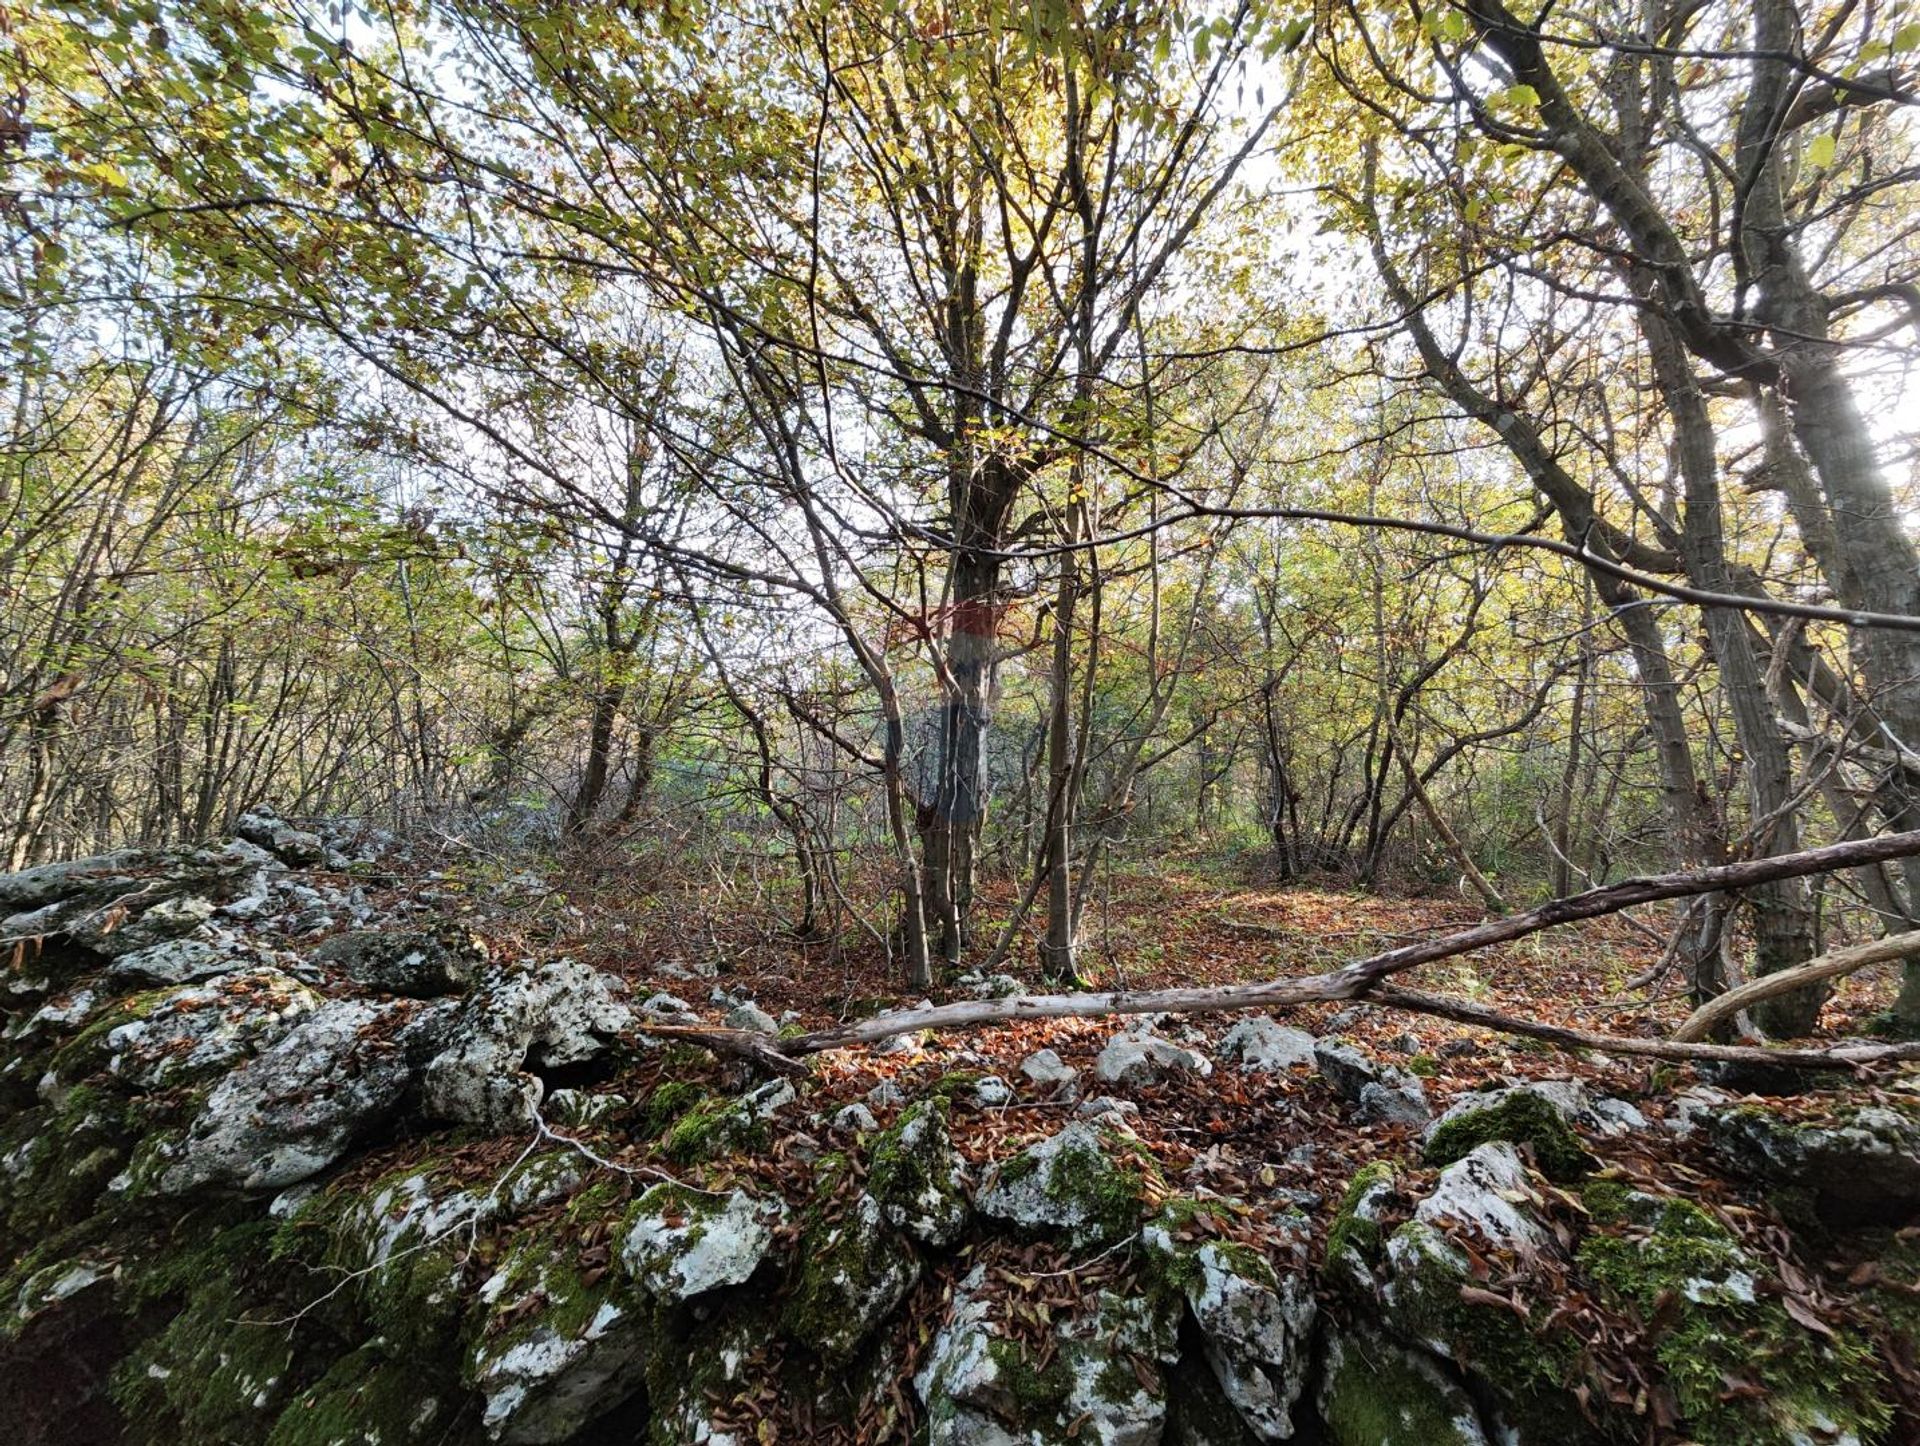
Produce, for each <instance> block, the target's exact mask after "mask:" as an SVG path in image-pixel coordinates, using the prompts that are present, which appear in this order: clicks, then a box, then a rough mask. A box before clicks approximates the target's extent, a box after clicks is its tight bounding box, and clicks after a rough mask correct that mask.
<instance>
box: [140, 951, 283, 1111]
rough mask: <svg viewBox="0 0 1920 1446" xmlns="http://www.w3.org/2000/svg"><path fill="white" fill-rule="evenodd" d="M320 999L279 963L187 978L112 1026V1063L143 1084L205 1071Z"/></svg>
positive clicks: (258, 1044) (231, 1060)
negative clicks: (134, 1015)
mask: <svg viewBox="0 0 1920 1446" xmlns="http://www.w3.org/2000/svg"><path fill="white" fill-rule="evenodd" d="M319 1002H320V1001H319V996H318V995H316V994H315V993H314V992H313V991H312V990H311V989H309V988H307V987H306V986H305V985H304V984H301V983H299V982H298V981H297V980H294V979H290V978H288V977H287V976H286V975H285V974H282V973H281V972H280V971H279V970H277V969H254V970H249V971H247V972H246V973H243V974H227V975H223V976H221V977H220V978H218V979H215V980H211V981H209V982H206V983H202V984H183V985H181V986H180V987H179V988H177V989H170V990H168V991H166V992H165V993H163V994H161V995H160V996H159V997H158V999H156V1000H153V1001H151V1002H150V1003H148V1004H146V1005H145V1006H144V1012H143V1013H142V1014H141V1015H140V1017H139V1018H137V1019H131V1020H128V1021H127V1022H126V1023H125V1024H120V1025H116V1026H114V1028H112V1029H110V1030H108V1031H107V1034H106V1038H105V1040H104V1045H105V1048H106V1051H107V1061H106V1067H107V1070H108V1072H109V1073H111V1074H114V1075H116V1076H118V1077H119V1078H120V1079H123V1080H125V1081H126V1082H127V1083H128V1084H131V1085H133V1086H135V1087H137V1088H139V1089H143V1090H155V1089H163V1088H165V1087H167V1086H169V1085H174V1084H184V1083H187V1082H189V1081H192V1080H199V1079H207V1078H210V1077H212V1076H213V1075H215V1074H219V1073H223V1072H225V1071H226V1070H228V1069H230V1068H231V1067H232V1066H233V1065H235V1064H236V1063H238V1062H239V1061H240V1060H243V1059H245V1058H247V1057H248V1056H249V1055H252V1054H254V1053H255V1052H256V1051H258V1050H260V1049H262V1048H264V1047H266V1045H268V1044H269V1043H270V1042H271V1041H273V1040H274V1039H277V1038H279V1037H280V1036H281V1035H283V1034H285V1033H286V1032H287V1031H288V1030H289V1029H291V1028H292V1027H293V1023H294V1021H295V1020H296V1019H298V1018H299V1017H300V1016H301V1015H303V1014H306V1013H307V1012H309V1011H310V1010H312V1009H313V1008H314V1007H315V1006H316V1005H317V1004H318V1003H319Z"/></svg>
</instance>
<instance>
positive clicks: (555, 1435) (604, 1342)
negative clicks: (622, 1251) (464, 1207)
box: [463, 1183, 656, 1442]
mask: <svg viewBox="0 0 1920 1446" xmlns="http://www.w3.org/2000/svg"><path fill="white" fill-rule="evenodd" d="M623 1195H624V1186H623V1185H621V1184H615V1183H605V1184H597V1185H592V1186H589V1187H587V1188H586V1189H584V1190H581V1191H579V1192H578V1193H577V1194H575V1195H574V1196H573V1197H572V1198H571V1199H570V1200H569V1201H568V1202H567V1206H566V1208H565V1209H564V1210H563V1211H561V1212H560V1213H559V1214H558V1215H557V1216H553V1217H547V1218H544V1219H541V1220H540V1221H539V1222H538V1223H537V1224H530V1225H528V1226H527V1227H525V1228H522V1229H520V1230H518V1231H516V1232H515V1233H514V1234H513V1235H512V1237H511V1238H510V1243H509V1244H508V1246H507V1249H506V1253H505V1254H504V1255H503V1256H502V1257H501V1259H500V1261H499V1263H498V1264H497V1266H496V1267H495V1269H494V1273H493V1275H492V1276H491V1277H490V1278H489V1279H488V1280H487V1281H486V1283H485V1284H484V1285H483V1286H481V1288H480V1289H479V1291H478V1292H477V1295H478V1305H477V1308H476V1311H475V1312H474V1314H473V1315H472V1316H471V1317H470V1318H469V1321H468V1327H467V1332H466V1335H465V1340H466V1342H467V1345H466V1350H465V1364H464V1368H463V1379H464V1380H465V1381H466V1383H467V1384H468V1385H470V1386H471V1387H472V1388H473V1389H474V1390H476V1391H477V1392H479V1393H480V1395H481V1396H482V1397H483V1398H484V1405H483V1408H482V1417H481V1424H482V1425H483V1427H484V1428H485V1430H486V1431H487V1433H488V1435H489V1436H491V1437H492V1438H493V1439H495V1440H498V1441H506V1442H515V1441H519V1442H541V1441H564V1440H567V1439H569V1438H570V1436H571V1435H572V1434H573V1433H574V1432H577V1431H578V1430H579V1429H580V1428H581V1427H583V1426H584V1425H586V1424H587V1423H588V1422H590V1421H592V1420H594V1419H595V1418H596V1417H598V1416H600V1415H602V1414H604V1413H605V1412H606V1411H608V1410H611V1409H613V1408H614V1407H616V1406H618V1405H620V1404H621V1403H622V1402H624V1401H625V1400H627V1399H628V1398H629V1397H631V1396H632V1395H633V1394H634V1393H635V1392H636V1391H637V1390H639V1389H640V1386H641V1380H642V1373H643V1370H644V1367H645V1362H646V1360H647V1357H648V1354H649V1352H650V1350H651V1349H652V1341H653V1339H654V1318H655V1314H656V1312H655V1310H654V1308H653V1306H652V1304H651V1303H650V1302H649V1301H647V1300H646V1299H645V1298H644V1296H643V1295H642V1294H641V1293H640V1292H639V1291H638V1290H637V1289H636V1288H635V1286H634V1285H633V1284H632V1282H631V1281H630V1280H629V1279H628V1277H627V1276H626V1274H625V1273H623V1272H621V1271H619V1270H616V1269H612V1268H610V1265H611V1262H610V1260H603V1261H600V1262H597V1263H590V1257H589V1256H588V1254H587V1252H586V1251H585V1250H584V1249H583V1248H582V1242H583V1241H585V1240H586V1239H588V1238H589V1237H590V1236H591V1235H592V1234H593V1233H594V1231H595V1230H596V1228H599V1227H604V1225H605V1222H606V1221H607V1220H609V1219H610V1218H612V1217H613V1216H614V1215H616V1214H617V1213H618V1212H619V1210H620V1208H621V1204H622V1197H623Z"/></svg>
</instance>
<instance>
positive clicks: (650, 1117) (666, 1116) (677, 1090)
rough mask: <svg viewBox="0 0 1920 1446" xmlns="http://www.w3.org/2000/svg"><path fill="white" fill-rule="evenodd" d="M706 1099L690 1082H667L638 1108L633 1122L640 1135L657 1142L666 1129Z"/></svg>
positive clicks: (705, 1094)
mask: <svg viewBox="0 0 1920 1446" xmlns="http://www.w3.org/2000/svg"><path fill="white" fill-rule="evenodd" d="M706 1097H707V1092H706V1090H705V1089H703V1088H702V1087H701V1086H699V1085H697V1084H694V1083H693V1082H692V1081H691V1080H683V1079H676V1080H668V1081H667V1082H666V1083H665V1084H663V1085H661V1086H660V1087H659V1088H658V1089H656V1090H655V1091H654V1092H653V1093H652V1094H650V1095H648V1096H647V1101H646V1103H645V1104H643V1105H641V1106H640V1109H639V1112H638V1115H637V1117H636V1120H635V1124H636V1125H637V1127H638V1129H639V1132H640V1134H641V1135H643V1136H644V1137H646V1138H647V1139H650V1140H657V1139H658V1138H659V1137H660V1136H661V1135H662V1134H664V1133H665V1132H666V1131H667V1129H668V1127H669V1126H671V1125H672V1124H673V1123H674V1122H675V1121H677V1120H678V1119H679V1118H680V1117H681V1116H682V1115H684V1114H686V1113H687V1111H689V1110H691V1109H693V1108H694V1107H695V1106H696V1105H698V1104H700V1103H701V1102H702V1101H703V1100H705V1099H706Z"/></svg>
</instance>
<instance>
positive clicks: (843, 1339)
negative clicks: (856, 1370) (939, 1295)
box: [780, 1193, 920, 1365]
mask: <svg viewBox="0 0 1920 1446" xmlns="http://www.w3.org/2000/svg"><path fill="white" fill-rule="evenodd" d="M919 1278H920V1258H919V1256H918V1255H916V1254H915V1253H914V1251H913V1249H912V1247H911V1246H909V1245H908V1244H907V1243H906V1242H905V1241H904V1240H902V1239H901V1238H900V1235H899V1234H898V1233H897V1232H896V1231H895V1230H894V1228H893V1227H892V1226H891V1225H889V1224H888V1223H887V1220H886V1218H885V1215H884V1214H883V1212H882V1211H881V1208H880V1204H879V1202H878V1201H877V1200H875V1199H874V1198H873V1196H871V1195H869V1194H865V1193H862V1194H861V1195H859V1196H858V1197H857V1198H856V1199H855V1200H854V1201H853V1204H852V1205H851V1207H849V1208H846V1209H844V1210H841V1211H838V1212H831V1211H829V1210H827V1209H820V1210H816V1212H815V1213H814V1215H813V1217H812V1218H811V1219H809V1220H808V1221H807V1222H806V1224H805V1227H804V1228H803V1230H802V1231H801V1234H800V1243H799V1249H798V1270H797V1272H796V1275H795V1278H794V1282H793V1285H792V1288H791V1290H790V1292H789V1294H788V1296H787V1300H786V1304H785V1306H784V1308H783V1310H782V1312H781V1317H780V1323H781V1326H782V1328H783V1329H784V1330H785V1331H786V1332H787V1334H788V1335H789V1336H790V1337H792V1339H794V1340H795V1341H797V1342H799V1343H800V1344H802V1345H804V1346H808V1347H810V1348H811V1349H812V1350H814V1351H815V1352H817V1353H818V1354H819V1355H820V1356H822V1357H823V1358H824V1359H825V1360H826V1361H827V1362H828V1363H829V1364H830V1365H843V1364H845V1363H846V1362H848V1361H849V1360H851V1359H852V1357H853V1355H854V1353H855V1352H856V1351H857V1350H858V1349H859V1348H860V1346H861V1345H862V1343H863V1342H865V1340H866V1339H867V1337H868V1336H869V1335H871V1334H872V1333H873V1332H874V1331H875V1330H876V1329H878V1328H879V1326H880V1323H881V1322H882V1321H884V1320H885V1319H886V1318H887V1317H888V1316H889V1315H891V1314H892V1312H893V1310H894V1308H895V1307H896V1306H898V1305H899V1304H900V1302H901V1300H902V1299H903V1298H904V1297H905V1296H906V1293H907V1292H908V1291H909V1290H911V1289H912V1288H913V1285H914V1282H915V1281H917V1280H918V1279H919Z"/></svg>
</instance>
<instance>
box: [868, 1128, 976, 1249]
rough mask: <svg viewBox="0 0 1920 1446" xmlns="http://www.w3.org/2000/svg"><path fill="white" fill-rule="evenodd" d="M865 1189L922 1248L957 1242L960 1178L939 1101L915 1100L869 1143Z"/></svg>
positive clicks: (962, 1198)
mask: <svg viewBox="0 0 1920 1446" xmlns="http://www.w3.org/2000/svg"><path fill="white" fill-rule="evenodd" d="M869 1161H870V1163H869V1167H868V1171H867V1190H868V1193H869V1194H871V1195H872V1196H873V1198H874V1200H875V1201H876V1202H877V1203H878V1204H879V1206H880V1212H881V1214H883V1215H884V1216H886V1218H887V1220H888V1221H889V1222H890V1223H891V1224H893V1225H895V1226H897V1227H898V1228H899V1229H901V1230H904V1231H906V1232H907V1234H909V1235H911V1236H912V1237H913V1238H914V1239H916V1240H918V1241H920V1242H921V1243H922V1244H925V1245H931V1246H935V1247H939V1246H944V1245H949V1244H951V1243H952V1242H953V1241H955V1240H957V1239H959V1237H960V1232H961V1231H963V1230H964V1229H966V1225H967V1215H968V1210H967V1197H966V1188H965V1178H964V1176H963V1173H962V1165H961V1161H960V1155H959V1152H958V1151H956V1150H955V1149H954V1147H953V1134H952V1132H951V1131H950V1130H949V1129H948V1127H947V1104H946V1101H944V1100H938V1099H925V1100H917V1101H915V1102H914V1103H913V1104H911V1105H909V1106H908V1107H907V1109H906V1110H905V1111H904V1112H903V1113H902V1114H901V1116H900V1118H899V1119H898V1120H896V1121H894V1123H893V1125H892V1127H891V1128H889V1129H887V1130H885V1131H883V1132H882V1133H881V1134H880V1135H879V1136H878V1137H877V1138H876V1139H875V1140H874V1142H873V1148H872V1153H871V1155H870V1157H869Z"/></svg>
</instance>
